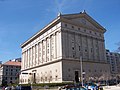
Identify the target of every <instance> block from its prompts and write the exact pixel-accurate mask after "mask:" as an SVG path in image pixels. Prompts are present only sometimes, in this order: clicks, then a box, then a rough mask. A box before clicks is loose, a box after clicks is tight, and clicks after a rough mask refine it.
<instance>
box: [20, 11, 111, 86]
mask: <svg viewBox="0 0 120 90" xmlns="http://www.w3.org/2000/svg"><path fill="white" fill-rule="evenodd" d="M105 31H106V30H105V28H103V27H102V26H101V25H100V24H98V23H97V22H96V21H95V20H94V19H93V18H92V17H90V16H89V15H88V14H87V13H86V12H85V11H84V12H80V13H77V14H65V15H61V14H59V15H58V17H57V18H55V19H54V20H53V21H52V22H51V23H49V24H48V25H47V26H46V27H44V28H43V29H41V30H40V31H39V32H37V33H36V34H35V35H34V36H32V37H31V38H30V39H28V40H27V41H26V42H24V43H23V44H22V45H21V48H22V68H21V75H20V83H22V84H25V83H61V82H73V81H76V82H78V81H80V77H81V76H83V79H84V80H87V81H89V80H92V79H94V80H104V79H108V76H109V75H110V68H109V64H107V61H106V54H105V43H104V33H105ZM80 61H82V63H81V62H80ZM81 65H82V66H81ZM81 72H84V73H82V74H81ZM83 74H84V75H83Z"/></svg>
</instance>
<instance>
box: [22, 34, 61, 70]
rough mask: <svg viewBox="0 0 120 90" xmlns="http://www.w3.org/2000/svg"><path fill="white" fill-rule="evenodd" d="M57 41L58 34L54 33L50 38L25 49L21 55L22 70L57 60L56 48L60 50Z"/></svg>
mask: <svg viewBox="0 0 120 90" xmlns="http://www.w3.org/2000/svg"><path fill="white" fill-rule="evenodd" d="M59 39H60V32H56V33H54V34H52V35H51V36H50V37H47V38H46V39H44V40H41V42H38V43H36V44H35V45H33V46H32V45H31V47H29V48H27V50H25V51H24V52H23V53H22V62H23V63H22V64H23V65H22V68H23V69H27V68H30V67H34V66H38V65H41V64H42V63H45V62H49V61H52V60H53V59H55V58H57V57H58V53H59V50H58V48H60V44H59V42H60V40H59ZM58 41H59V42H58ZM57 50H58V51H57ZM57 52H58V53H57Z"/></svg>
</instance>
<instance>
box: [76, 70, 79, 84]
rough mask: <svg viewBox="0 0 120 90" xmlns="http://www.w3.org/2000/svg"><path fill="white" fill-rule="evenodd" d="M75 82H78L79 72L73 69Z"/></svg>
mask: <svg viewBox="0 0 120 90" xmlns="http://www.w3.org/2000/svg"><path fill="white" fill-rule="evenodd" d="M75 82H76V83H78V82H79V72H78V71H75Z"/></svg>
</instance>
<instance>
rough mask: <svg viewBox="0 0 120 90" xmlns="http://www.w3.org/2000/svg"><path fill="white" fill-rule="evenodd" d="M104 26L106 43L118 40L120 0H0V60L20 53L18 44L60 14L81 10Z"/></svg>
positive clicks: (111, 44) (113, 47)
mask: <svg viewBox="0 0 120 90" xmlns="http://www.w3.org/2000/svg"><path fill="white" fill-rule="evenodd" d="M84 9H85V10H86V12H87V13H88V14H89V15H90V16H91V17H93V18H94V19H95V20H96V21H97V22H98V23H100V24H101V25H102V26H103V27H105V28H106V29H107V32H106V33H105V46H106V48H107V49H110V50H111V51H115V50H116V49H117V45H116V44H117V43H118V42H120V38H119V35H120V30H119V29H120V0H0V60H1V61H3V62H5V61H7V60H9V59H14V58H17V57H21V48H20V45H21V44H22V43H23V42H24V41H26V40H27V39H29V38H30V37H31V36H32V35H33V34H35V33H36V32H37V31H39V30H40V29H41V28H43V27H44V26H45V25H47V24H48V23H49V22H50V21H52V20H53V19H54V18H56V17H57V14H58V12H61V13H62V14H69V13H79V12H81V11H83V10H84Z"/></svg>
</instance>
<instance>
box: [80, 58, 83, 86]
mask: <svg viewBox="0 0 120 90" xmlns="http://www.w3.org/2000/svg"><path fill="white" fill-rule="evenodd" d="M80 67H81V68H80V71H81V84H82V86H83V70H82V56H80Z"/></svg>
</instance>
